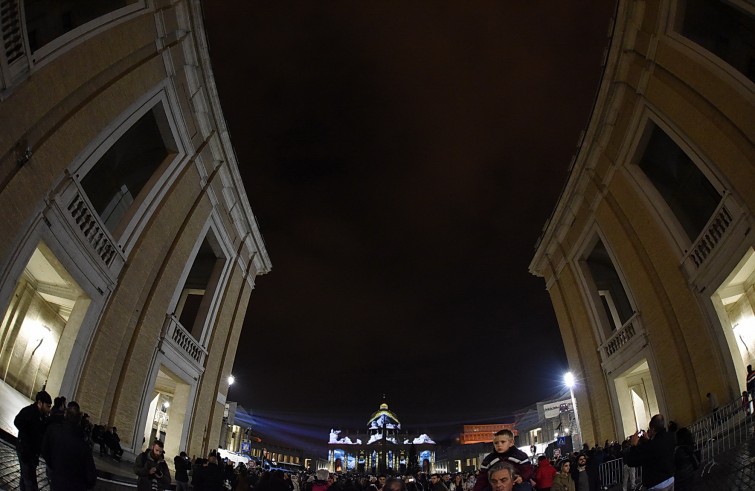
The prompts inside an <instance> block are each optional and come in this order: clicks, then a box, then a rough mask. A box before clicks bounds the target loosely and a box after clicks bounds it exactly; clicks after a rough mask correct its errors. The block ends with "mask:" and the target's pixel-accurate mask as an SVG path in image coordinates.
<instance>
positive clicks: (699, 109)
mask: <svg viewBox="0 0 755 491" xmlns="http://www.w3.org/2000/svg"><path fill="white" fill-rule="evenodd" d="M754 19H755V14H754V8H753V6H752V4H750V3H747V2H723V1H700V0H675V1H670V0H659V1H654V2H640V1H627V0H620V1H618V2H617V6H616V15H615V18H614V20H613V23H612V32H611V39H610V45H609V47H608V49H607V50H606V56H605V62H604V63H605V65H604V73H603V78H602V82H601V85H600V88H599V92H598V94H597V97H596V100H595V105H594V108H593V111H592V115H591V117H590V121H589V124H588V126H587V129H586V130H585V132H584V134H583V135H581V136H580V139H579V144H578V149H577V152H576V155H575V157H574V159H573V161H572V163H571V166H570V170H569V175H568V179H567V182H566V184H565V187H564V189H563V192H562V194H561V197H560V198H559V200H558V203H557V205H556V207H555V209H554V211H553V213H552V216H551V218H550V219H549V220H548V222H547V223H546V225H545V227H544V230H543V234H542V236H541V238H540V240H539V241H538V243H537V246H536V252H535V256H534V258H533V260H532V262H531V264H530V271H531V272H532V273H533V274H535V275H538V276H541V277H543V279H544V280H545V285H546V288H547V290H548V292H549V294H550V297H551V300H552V302H553V307H554V310H555V312H556V317H557V319H558V324H559V327H560V330H561V335H562V337H563V341H564V346H565V348H566V354H567V358H568V360H569V368H570V369H571V370H572V371H573V372H574V374H575V376H576V379H577V385H576V387H575V396H576V400H577V410H578V415H579V420H580V422H581V429H582V433H583V435H582V436H583V441H585V442H590V443H591V444H594V443H595V442H603V441H604V440H606V439H608V440H613V439H623V438H624V437H626V436H627V435H629V434H632V433H634V432H635V430H637V429H638V428H647V423H648V421H649V420H650V417H651V416H652V415H653V414H656V413H659V412H660V413H663V414H664V415H665V416H666V418H667V420H674V421H676V422H678V423H679V424H680V425H687V424H689V423H692V422H693V421H695V420H697V419H698V418H701V417H703V416H704V415H706V414H708V413H709V411H710V407H709V403H708V399H707V398H706V394H707V393H714V394H716V395H717V398H718V399H719V400H720V401H721V403H722V404H723V403H725V402H729V401H732V400H734V398H736V397H737V396H738V395H739V394H741V393H742V390H744V387H745V383H744V382H745V374H746V369H745V368H746V366H747V365H748V364H751V363H753V362H755V355H754V353H755V317H754V316H753V305H755V291H754V290H753V288H754V286H753V285H754V284H755V250H754V249H753V246H755V234H753V233H752V230H753V224H755V219H754V217H753V211H754V210H755V193H753V191H752V190H753V189H755V148H754V147H753V141H754V140H755V138H754V137H755V133H754V132H755V92H754V90H753V89H754V88H755V86H754V85H753V80H754V79H755V53H754V51H753V44H752V40H753V30H754V27H755V21H754Z"/></svg>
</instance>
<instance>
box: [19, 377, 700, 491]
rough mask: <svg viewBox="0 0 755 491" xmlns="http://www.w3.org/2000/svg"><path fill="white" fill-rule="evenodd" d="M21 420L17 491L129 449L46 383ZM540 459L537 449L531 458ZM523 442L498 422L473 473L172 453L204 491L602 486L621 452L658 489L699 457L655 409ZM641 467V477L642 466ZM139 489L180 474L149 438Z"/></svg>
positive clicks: (75, 476) (63, 485)
mask: <svg viewBox="0 0 755 491" xmlns="http://www.w3.org/2000/svg"><path fill="white" fill-rule="evenodd" d="M14 423H15V425H16V427H17V428H18V442H17V448H16V450H17V454H18V459H19V463H20V470H21V482H20V489H21V490H22V491H27V490H28V491H34V490H36V489H38V485H37V473H36V468H37V466H38V465H39V459H40V456H41V457H43V458H44V460H45V465H46V471H47V477H48V480H49V482H50V488H51V489H52V490H53V491H57V490H63V489H66V490H68V489H81V490H86V489H91V488H92V487H93V486H94V484H95V482H96V469H95V465H94V461H93V459H92V451H93V445H94V443H98V444H99V448H100V453H101V454H102V455H111V456H112V457H113V458H116V459H119V458H120V456H121V455H122V453H123V450H122V449H121V447H120V438H119V437H118V432H117V428H114V427H113V428H107V427H105V426H93V425H92V424H91V423H90V422H89V420H88V417H87V416H86V415H85V414H82V412H81V409H80V407H79V405H78V404H77V403H76V402H74V401H71V402H68V403H66V400H65V398H63V397H59V398H56V400H55V402H54V404H53V401H52V399H51V398H50V395H49V394H48V393H47V392H45V391H41V392H39V393H38V394H37V395H36V398H35V402H34V403H33V404H31V405H29V406H27V407H25V408H23V409H22V410H21V411H20V412H19V413H18V415H17V416H16V418H15V420H14ZM532 457H534V456H532ZM532 457H531V456H529V455H527V454H525V453H524V452H523V451H522V450H520V449H518V448H517V447H516V445H515V442H514V434H513V433H512V432H511V431H510V430H501V431H499V432H498V433H496V434H495V436H494V439H493V451H492V452H490V453H489V454H488V455H487V456H486V457H485V458H484V459H483V461H482V463H481V465H480V468H479V469H478V470H476V471H475V472H474V473H458V474H454V475H452V474H443V475H440V474H430V475H428V474H427V473H423V472H417V473H406V474H405V475H400V476H398V475H379V476H370V475H363V474H356V473H344V474H340V473H339V474H331V473H329V472H328V471H327V470H325V469H320V470H318V471H317V472H315V473H311V474H308V473H289V472H284V471H283V470H264V469H261V468H259V467H256V466H254V465H251V466H250V465H247V464H243V463H240V464H238V465H234V464H233V463H231V462H228V461H227V460H224V459H222V458H220V456H219V455H218V453H217V452H216V451H212V452H210V454H209V455H208V456H207V457H206V458H197V457H195V458H193V459H189V457H188V456H187V454H186V453H185V452H181V454H180V455H177V456H175V457H174V459H173V464H174V469H175V470H174V473H175V476H174V477H175V486H176V489H177V490H179V491H180V490H188V489H190V488H191V489H194V490H197V491H222V490H228V489H230V490H235V491H249V490H252V489H253V490H254V491H326V490H327V491H511V490H513V491H532V490H537V491H598V489H600V487H601V485H602V484H605V483H601V482H600V475H599V474H600V473H599V468H600V466H601V464H602V463H604V462H608V461H610V460H613V459H618V458H621V459H623V464H624V469H623V477H624V480H623V489H624V491H632V490H634V489H635V488H636V487H638V486H640V485H642V486H644V489H647V490H652V491H673V490H674V489H676V491H684V490H685V489H690V487H691V484H692V481H693V476H694V471H695V470H696V469H697V467H698V466H699V465H700V462H699V455H698V454H697V453H696V450H695V443H694V441H693V439H692V433H691V432H690V431H689V430H688V429H686V428H676V425H674V424H673V423H670V424H669V425H668V427H667V426H666V423H665V420H664V418H663V416H662V415H660V414H658V415H655V416H653V418H652V419H651V420H650V424H649V427H648V429H647V431H638V432H637V433H635V434H634V435H632V436H630V437H629V438H627V439H626V440H625V441H624V442H623V444H619V443H617V442H612V443H609V442H605V444H604V446H603V447H600V446H598V445H595V446H594V447H593V448H589V447H588V446H587V445H584V447H583V448H582V449H581V451H578V452H573V453H570V454H567V455H565V456H563V458H561V456H560V455H558V457H557V458H549V457H547V456H546V455H540V456H539V457H538V458H537V459H536V460H535V461H533V460H534V459H532V460H531V458H532ZM637 468H641V469H642V472H641V482H640V479H637V477H638V473H637V472H636V471H635V469H637ZM134 473H135V474H136V476H137V489H139V490H140V491H148V490H154V489H168V488H170V487H172V485H173V482H174V479H173V477H172V476H171V471H170V469H169V467H168V465H167V462H166V460H165V455H164V448H163V443H162V442H161V441H160V440H155V441H153V442H151V444H150V446H149V448H147V450H145V451H144V452H142V453H141V454H139V455H138V456H137V457H136V460H135V462H134Z"/></svg>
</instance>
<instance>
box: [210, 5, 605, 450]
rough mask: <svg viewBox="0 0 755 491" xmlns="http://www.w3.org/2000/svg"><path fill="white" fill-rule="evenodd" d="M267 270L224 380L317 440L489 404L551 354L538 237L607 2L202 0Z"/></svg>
mask: <svg viewBox="0 0 755 491" xmlns="http://www.w3.org/2000/svg"><path fill="white" fill-rule="evenodd" d="M204 8H205V16H206V24H207V31H208V37H209V43H210V54H211V58H212V65H213V70H214V74H215V79H216V82H217V86H218V91H219V93H220V99H221V103H222V107H223V111H224V114H225V118H226V120H227V122H228V126H229V130H230V133H231V140H232V143H233V145H234V148H235V150H236V154H237V156H238V160H239V166H240V168H241V174H242V176H243V179H244V183H245V185H246V190H247V193H248V196H249V201H250V202H251V205H252V209H253V210H254V212H255V215H256V217H257V219H258V221H259V223H260V226H261V229H262V233H263V236H264V238H265V242H266V244H267V250H268V253H269V255H270V257H271V260H272V263H273V269H272V271H271V272H270V273H269V274H268V275H266V276H262V277H258V279H257V284H256V288H255V291H254V292H253V294H252V297H251V301H250V305H249V310H248V312H247V316H246V321H245V328H244V331H243V333H242V335H241V340H240V343H239V349H238V353H237V356H236V361H235V365H234V375H235V376H236V380H237V382H236V384H235V385H234V386H233V387H232V389H231V394H230V395H229V398H230V399H231V400H237V401H239V403H240V404H242V405H243V406H244V407H246V408H249V409H251V410H252V411H253V413H254V414H255V415H258V419H259V421H260V428H259V429H260V430H261V431H262V430H265V429H266V430H267V431H268V432H271V433H276V434H277V435H276V436H277V437H279V438H287V437H290V436H291V435H292V434H296V433H299V434H300V435H305V436H308V437H309V438H314V439H316V440H321V441H327V436H328V430H329V428H333V427H342V428H360V429H363V428H364V427H365V425H366V422H367V419H368V418H369V415H370V414H371V413H372V412H373V411H374V410H375V409H377V406H378V405H379V404H380V402H381V399H382V395H383V394H384V393H385V394H386V395H387V402H388V404H389V405H390V407H391V409H393V410H395V411H396V413H397V414H398V416H399V419H400V420H401V421H402V423H403V425H404V427H406V428H409V429H417V430H424V431H428V432H429V433H430V434H431V436H435V437H436V438H438V439H443V438H445V437H446V434H447V433H448V428H449V425H450V428H452V429H454V431H456V432H458V431H460V429H461V425H462V424H464V423H471V422H475V421H500V420H502V419H503V418H504V417H505V416H508V415H511V414H512V413H513V412H514V411H516V410H518V409H521V408H523V407H525V406H527V405H529V404H532V403H534V402H536V401H538V400H542V399H544V398H547V397H549V396H550V395H552V394H553V393H554V392H557V391H558V390H560V388H561V380H562V374H563V372H564V371H565V370H566V368H567V363H566V357H565V355H564V350H563V345H562V342H561V337H560V334H559V331H558V327H557V323H556V319H555V316H554V313H553V308H552V306H551V303H550V300H549V298H548V295H547V292H546V291H545V284H544V282H543V280H542V279H541V278H536V277H534V276H532V275H530V273H529V272H528V265H529V263H530V261H531V259H532V256H533V254H534V249H533V245H534V243H535V241H536V240H537V238H538V236H539V234H540V231H541V229H542V227H543V224H544V223H545V221H546V219H547V218H548V216H549V215H550V212H551V210H552V209H553V208H554V206H555V204H556V200H557V198H558V194H559V192H560V190H561V188H562V186H563V184H564V182H565V179H566V176H567V167H568V165H569V161H570V159H571V156H572V155H573V154H574V152H575V149H576V143H577V139H578V137H579V133H580V131H581V130H582V129H584V128H585V127H586V125H587V122H588V118H589V115H590V110H591V108H592V104H593V101H594V98H595V93H596V91H597V87H598V82H599V79H600V75H601V70H602V69H601V59H602V56H603V50H604V48H605V47H606V46H607V44H608V39H607V33H608V26H609V19H610V17H611V15H612V13H613V8H614V7H613V2H609V1H605V0H600V1H598V0H596V1H575V0H572V1H569V2H553V1H527V2H474V3H470V2H429V1H427V2H405V1H395V2H333V1H331V2H300V3H288V2H279V1H275V2H251V1H248V0H234V1H231V0H222V1H220V0H217V1H206V2H204Z"/></svg>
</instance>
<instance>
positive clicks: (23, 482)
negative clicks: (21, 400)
mask: <svg viewBox="0 0 755 491" xmlns="http://www.w3.org/2000/svg"><path fill="white" fill-rule="evenodd" d="M13 423H14V424H15V426H16V428H17V429H18V438H17V441H16V454H17V455H18V462H19V467H20V470H21V476H20V477H21V478H20V481H19V488H20V489H21V491H36V490H37V489H39V486H38V483H37V466H39V459H40V457H42V458H43V459H44V461H45V467H46V472H47V480H48V482H49V484H50V489H51V490H52V491H58V490H86V489H91V488H93V487H94V485H95V483H96V481H97V471H96V468H95V466H94V459H93V458H92V447H91V445H90V444H89V443H88V442H87V437H86V436H85V431H86V428H87V426H86V424H87V423H88V420H87V418H84V415H83V414H82V412H81V408H80V407H79V405H78V404H77V403H76V402H75V401H71V402H68V403H66V399H65V398H64V397H58V398H56V399H55V404H53V400H52V398H51V397H50V394H48V393H47V392H45V391H44V390H42V391H40V392H38V393H37V395H36V397H35V399H34V402H33V403H32V404H30V405H29V406H26V407H24V408H23V409H21V411H19V413H18V414H17V415H16V417H15V419H14V420H13ZM90 433H91V432H90Z"/></svg>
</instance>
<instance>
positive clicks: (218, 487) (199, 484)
mask: <svg viewBox="0 0 755 491" xmlns="http://www.w3.org/2000/svg"><path fill="white" fill-rule="evenodd" d="M193 484H194V489H195V491H223V490H224V486H223V471H221V470H220V466H218V459H217V457H216V456H215V454H210V456H209V457H208V458H207V460H206V461H204V464H203V465H202V468H201V469H200V470H199V472H197V475H196V477H195V479H194V480H193Z"/></svg>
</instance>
